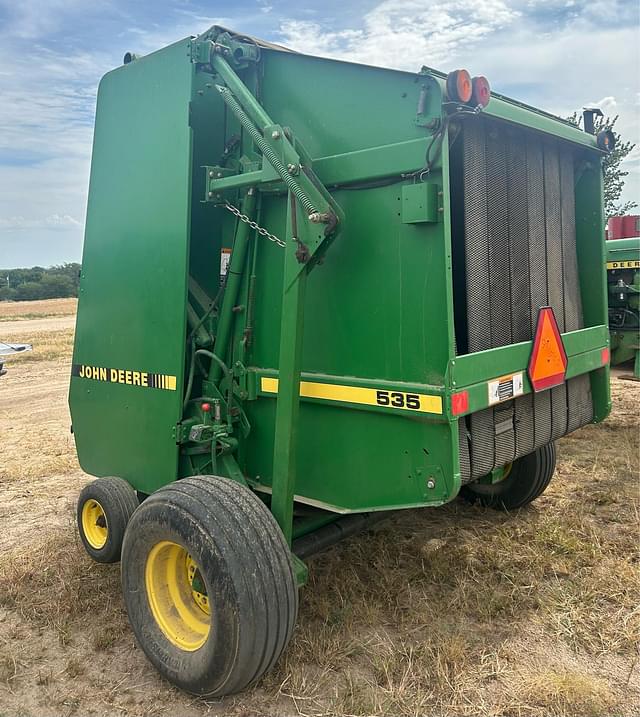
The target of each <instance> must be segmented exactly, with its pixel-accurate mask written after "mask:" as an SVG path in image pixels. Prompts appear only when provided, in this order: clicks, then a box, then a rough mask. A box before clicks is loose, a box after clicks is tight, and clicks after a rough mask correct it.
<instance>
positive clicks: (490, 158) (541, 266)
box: [461, 117, 593, 478]
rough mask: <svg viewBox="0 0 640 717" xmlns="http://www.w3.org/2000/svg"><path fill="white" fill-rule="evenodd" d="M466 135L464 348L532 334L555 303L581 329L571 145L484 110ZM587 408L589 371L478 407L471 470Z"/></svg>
mask: <svg viewBox="0 0 640 717" xmlns="http://www.w3.org/2000/svg"><path fill="white" fill-rule="evenodd" d="M462 136H463V146H462V167H463V172H462V174H463V180H462V181H463V189H462V191H463V194H464V198H463V207H464V249H465V266H466V268H465V274H466V301H467V340H468V351H469V353H473V352H476V351H483V350H486V349H489V348H494V347H498V346H506V345H509V344H513V343H518V342H520V341H530V340H532V338H533V335H534V332H535V326H536V323H537V320H538V310H539V309H540V307H542V306H547V305H550V306H552V307H553V309H554V313H555V315H556V318H557V320H558V324H559V328H560V331H561V332H564V331H574V330H576V329H579V328H582V326H583V319H582V306H581V301H580V291H579V284H578V268H577V257H576V238H575V196H574V177H573V157H572V154H571V149H570V147H569V146H568V145H565V144H563V143H561V142H558V141H556V140H553V139H547V138H542V137H540V136H539V135H536V134H534V133H533V132H532V131H528V130H525V129H522V128H516V127H512V126H509V125H506V124H502V123H499V122H497V121H495V120H490V119H487V118H482V117H477V118H473V119H472V120H468V121H466V122H465V124H464V127H463V131H462ZM592 416H593V409H592V402H591V393H590V388H589V377H588V376H586V375H585V376H578V377H576V378H573V379H570V380H569V381H568V382H567V383H565V384H563V385H561V386H557V387H555V388H553V389H551V390H550V391H545V392H542V393H539V394H534V395H526V396H522V397H518V398H516V399H515V400H513V401H509V402H508V403H505V404H502V405H500V406H496V407H494V408H489V409H485V410H483V411H479V412H477V413H474V414H472V415H471V416H470V417H469V419H468V424H469V429H470V462H471V471H470V477H471V478H478V477H480V476H483V475H486V474H487V473H489V472H490V471H491V470H492V469H493V468H495V467H497V466H501V465H504V464H505V463H508V462H510V461H512V460H514V459H515V458H518V457H520V456H523V455H526V454H528V453H531V452H532V451H533V450H535V449H536V448H538V447H539V446H542V445H544V444H545V443H548V442H549V441H550V440H553V439H555V438H559V437H560V436H562V435H564V434H565V433H567V431H569V430H574V429H575V428H578V427H579V426H582V425H584V424H586V423H589V422H590V421H591V420H592ZM461 435H462V434H461ZM461 460H464V456H462V454H461Z"/></svg>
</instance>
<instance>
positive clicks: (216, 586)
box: [122, 476, 298, 697]
mask: <svg viewBox="0 0 640 717" xmlns="http://www.w3.org/2000/svg"><path fill="white" fill-rule="evenodd" d="M163 551H164V553H163ZM163 561H164V563H163ZM183 561H184V562H183ZM169 563H172V565H173V566H174V567H172V568H170V572H168V573H164V572H163V571H164V570H165V568H164V565H168V564H169ZM185 564H186V565H187V568H186V570H185V569H184V568H183V567H181V566H182V565H185ZM190 566H193V567H190ZM191 570H195V576H197V577H198V581H197V588H196V577H193V578H192V577H190V576H191V575H192V573H191V572H190V571H191ZM167 575H168V576H169V580H168V582H167V579H166V576H167ZM185 581H186V582H185ZM203 588H204V591H203ZM122 589H123V595H124V602H125V606H126V609H127V613H128V615H129V622H130V623H131V626H132V629H133V632H134V633H135V636H136V638H137V641H138V644H139V645H140V647H141V648H142V650H143V651H144V652H145V654H146V655H147V657H148V659H149V660H150V661H151V663H152V664H153V665H154V666H155V667H156V669H157V670H158V671H159V672H160V673H161V674H162V675H163V676H164V677H165V678H166V679H168V680H169V681H170V682H172V683H173V684H174V685H176V686H178V687H180V688H181V689H183V690H185V691H187V692H191V693H192V694H196V695H207V696H212V697H213V696H223V695H229V694H233V693H236V692H240V691H241V690H244V689H245V688H246V687H248V686H249V685H251V684H253V683H255V682H256V681H257V680H258V679H259V678H260V677H261V676H262V675H263V674H264V673H265V672H267V670H269V669H270V668H271V667H272V666H273V665H274V664H275V662H276V660H277V659H278V658H279V657H280V655H281V653H282V651H283V650H284V649H285V647H286V646H287V644H288V642H289V639H290V638H291V635H292V633H293V629H294V626H295V622H296V617H297V612H298V588H297V582H296V576H295V572H294V568H293V562H292V557H291V552H290V550H289V546H288V545H287V543H286V541H285V539H284V536H283V534H282V531H281V530H280V527H279V526H278V524H277V523H276V521H275V519H274V517H273V516H272V514H271V513H270V511H269V510H268V509H267V507H266V506H265V505H264V503H263V502H262V501H261V500H260V499H259V498H258V497H257V496H256V495H255V494H254V493H253V492H252V491H251V490H249V489H248V488H246V487H244V486H242V485H240V484H239V483H236V482H234V481H231V480H228V479H226V478H220V477H217V476H195V477H192V478H185V479H182V480H179V481H176V482H174V483H171V484H169V485H167V486H165V487H163V488H161V489H160V490H158V491H156V492H155V493H153V494H151V495H150V496H149V498H147V499H146V500H145V501H144V502H143V503H142V504H141V505H140V507H139V508H138V510H137V511H136V513H135V515H134V516H133V518H132V520H131V522H130V523H129V526H128V528H127V533H126V535H125V540H124V546H123V552H122ZM172 591H173V592H172ZM176 596H178V597H177V598H176ZM190 598H191V599H190ZM203 598H204V604H203ZM207 608H208V610H207ZM198 609H199V610H200V612H198ZM176 616H178V617H177V618H176Z"/></svg>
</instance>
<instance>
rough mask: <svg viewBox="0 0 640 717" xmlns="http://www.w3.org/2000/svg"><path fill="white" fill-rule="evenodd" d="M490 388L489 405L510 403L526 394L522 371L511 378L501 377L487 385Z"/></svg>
mask: <svg viewBox="0 0 640 717" xmlns="http://www.w3.org/2000/svg"><path fill="white" fill-rule="evenodd" d="M487 386H488V388H489V405H490V406H492V405H493V404H494V403H501V402H502V401H509V400H510V399H512V398H515V397H516V396H522V394H523V393H524V383H523V380H522V371H520V372H519V373H513V374H510V375H509V376H501V377H500V378H496V379H494V380H493V381H489V382H488V383H487Z"/></svg>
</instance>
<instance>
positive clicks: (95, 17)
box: [0, 0, 640, 268]
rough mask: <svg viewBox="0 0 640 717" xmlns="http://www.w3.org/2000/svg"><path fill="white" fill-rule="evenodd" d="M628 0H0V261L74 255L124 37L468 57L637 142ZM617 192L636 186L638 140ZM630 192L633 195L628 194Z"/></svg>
mask: <svg viewBox="0 0 640 717" xmlns="http://www.w3.org/2000/svg"><path fill="white" fill-rule="evenodd" d="M639 7H640V4H639V3H638V2H637V0H593V1H591V2H581V1H580V0H540V1H539V2H535V1H534V0H529V1H528V0H382V1H376V0H352V1H346V0H341V1H340V2H339V1H338V0H326V1H325V2H322V3H313V2H309V3H300V2H294V1H293V0H288V2H277V1H276V0H234V2H189V1H187V0H182V1H181V2H163V1H162V0H153V2H151V1H149V0H142V1H136V0H134V1H133V2H132V1H131V0H127V1H126V2H124V1H123V0H114V1H112V2H105V1H104V0H92V2H90V3H88V2H86V0H47V1H46V2H44V1H36V0H19V1H16V0H0V267H3V268H14V267H18V266H33V265H36V264H38V265H40V266H49V265H52V264H59V263H62V262H67V261H80V259H81V256H82V237H83V228H84V218H85V210H86V201H87V188H88V180H89V167H90V159H91V141H92V133H93V120H94V110H95V97H96V89H97V86H98V82H99V80H100V78H101V77H102V75H104V74H105V73H106V72H108V71H109V70H110V69H112V68H113V67H116V66H118V65H119V64H120V63H121V62H122V57H123V55H124V53H125V52H126V51H134V52H137V53H140V54H145V53H148V52H150V51H152V50H155V49H159V48H160V47H163V46H164V45H167V44H169V43H170V42H173V41H175V40H178V39H180V38H182V37H186V36H188V35H196V34H199V33H201V32H203V31H204V30H206V29H207V28H208V27H210V26H211V25H214V24H220V25H224V26H226V27H229V28H232V29H234V30H236V31H238V32H242V33H246V34H250V35H254V36H257V37H261V38H263V39H266V40H271V41H273V42H278V43H280V44H284V45H287V46H289V47H291V48H293V49H296V50H299V51H301V52H306V53H310V54H317V55H322V56H326V57H333V58H337V59H344V60H350V61H355V62H362V63H366V64H373V65H381V66H385V67H392V68H396V69H400V70H408V71H418V70H419V69H420V67H421V66H422V65H429V66H431V67H436V68H438V69H441V70H444V71H449V70H452V69H456V68H458V67H465V68H468V69H469V70H470V71H471V73H472V74H483V75H486V76H487V77H488V78H489V80H490V82H491V86H492V88H493V89H495V90H496V91H498V92H501V93H503V94H506V95H509V96H511V97H514V98H516V99H518V100H521V101H524V102H527V103H529V104H532V105H534V106H537V107H540V108H542V109H545V110H547V111H549V112H553V113H555V114H558V115H562V116H566V115H568V114H570V113H571V112H573V111H574V110H580V109H581V108H582V107H583V106H587V105H588V106H598V107H601V108H602V109H603V111H604V112H605V113H607V114H609V115H615V114H619V115H620V119H619V121H618V125H617V128H618V130H619V131H621V133H622V134H623V136H624V138H625V139H629V140H632V141H634V142H637V143H638V145H640V86H639V82H638V76H639V71H640V51H639V47H640V35H639V29H638V28H639ZM625 169H626V170H628V171H629V177H628V178H627V184H626V187H625V194H624V197H623V199H626V200H634V201H635V200H640V146H639V147H637V148H636V149H635V150H634V152H633V154H632V155H631V156H630V157H629V158H628V160H627V161H626V163H625ZM639 203H640V201H639Z"/></svg>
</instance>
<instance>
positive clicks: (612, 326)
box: [606, 216, 640, 379]
mask: <svg viewBox="0 0 640 717" xmlns="http://www.w3.org/2000/svg"><path fill="white" fill-rule="evenodd" d="M607 239H608V241H607V243H606V250H607V284H608V291H609V330H610V332H611V364H612V365H618V364H621V363H625V362H627V361H633V362H634V367H633V378H636V379H640V216H625V217H612V218H611V219H609V222H608V226H607Z"/></svg>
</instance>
